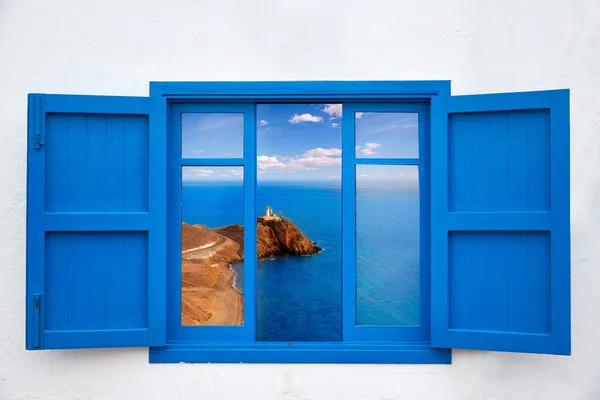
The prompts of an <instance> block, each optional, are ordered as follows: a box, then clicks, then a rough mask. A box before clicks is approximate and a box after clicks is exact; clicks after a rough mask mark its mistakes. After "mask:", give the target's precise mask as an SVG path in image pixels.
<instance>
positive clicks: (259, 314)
mask: <svg viewBox="0 0 600 400" xmlns="http://www.w3.org/2000/svg"><path fill="white" fill-rule="evenodd" d="M150 92H151V95H150V96H149V97H109V96H80V95H51V94H32V95H30V96H29V113H28V141H29V144H28V173H27V180H28V182H27V185H28V186H27V187H28V196H27V310H26V313H27V315H26V322H27V330H26V335H27V341H26V342H27V348H28V349H30V350H41V349H66V348H103V347H134V346H137V347H140V346H141V347H149V348H150V361H151V362H314V363H317V362H327V363H336V362H339V363H450V361H451V349H452V348H461V349H478V350H496V351H516V352H530V353H544V354H561V355H567V354H570V234H569V229H570V228H569V92H568V90H554V91H540V92H525V93H509V94H487V95H468V96H450V82H447V81H430V82H279V83H276V82H268V83H267V82H238V83H216V82H213V83H183V82H182V83H179V82H153V83H151V84H150ZM293 104H297V105H303V106H302V107H309V106H310V107H313V108H314V107H316V105H322V106H323V107H321V108H319V110H321V112H322V113H326V114H327V115H325V114H323V115H322V116H318V115H316V114H315V115H313V114H314V113H313V114H310V113H308V112H306V113H304V112H298V113H294V114H293V115H291V116H290V119H289V123H290V125H289V126H290V127H292V126H293V127H294V129H300V128H301V126H304V125H301V124H300V122H305V123H307V124H310V123H321V124H323V126H324V124H328V126H329V128H331V132H337V133H336V134H335V135H337V136H335V135H334V136H331V140H330V139H328V138H325V137H324V136H323V135H321V134H315V135H313V136H314V139H312V140H313V142H311V143H314V146H312V148H310V149H308V148H307V150H306V151H305V152H304V153H303V155H300V156H292V155H290V154H292V153H289V154H288V153H286V151H289V152H291V151H292V150H291V149H292V148H293V146H294V144H293V143H291V142H290V143H291V144H290V143H288V142H286V141H285V140H287V139H285V140H284V139H281V138H279V139H272V138H273V136H271V137H270V138H271V139H269V141H267V140H266V139H263V138H262V137H263V136H261V133H260V132H263V130H261V129H265V128H267V127H270V128H272V127H273V126H274V123H273V122H272V121H270V120H269V119H270V118H266V117H264V118H263V115H265V114H261V113H263V112H264V111H262V110H265V109H266V106H265V105H269V106H277V107H279V106H281V107H290V105H293ZM341 110H343V114H342V111H341ZM377 121H384V122H385V124H386V125H385V126H383V127H381V128H378V129H374V128H373V127H374V126H376V125H374V124H376V123H377ZM297 123H298V124H297ZM269 124H271V125H270V126H269ZM313 126H317V125H316V124H314V125H313ZM290 129H291V128H290ZM298 132H300V131H298ZM332 135H333V134H332ZM294 140H295V139H294ZM307 140H308V139H307ZM336 141H337V142H336ZM336 143H337V144H336ZM277 146H279V147H277ZM285 146H288V147H287V148H286V147H285ZM269 151H270V152H269ZM316 164H319V165H324V166H325V169H323V170H322V171H323V173H322V174H321V175H319V173H320V172H311V171H315V168H313V167H314V165H316ZM336 168H337V169H336ZM297 171H301V172H302V173H303V174H305V176H307V177H309V178H310V179H315V180H317V181H319V180H321V181H322V179H321V178H323V176H324V175H323V174H325V171H326V172H327V176H328V177H329V178H331V182H334V183H331V182H330V181H327V182H330V183H328V184H327V185H330V184H333V185H334V186H333V187H334V188H335V190H333V191H331V190H330V191H326V190H329V189H331V187H330V186H327V185H325V184H321V183H322V182H321V181H320V182H321V183H320V184H319V185H316V186H314V187H311V190H312V191H307V190H306V188H305V187H302V188H303V189H302V190H301V191H299V190H295V188H293V187H292V188H290V187H284V186H277V185H280V184H279V183H277V180H276V178H277V176H279V175H277V174H283V175H285V174H287V173H290V174H292V173H296V172H297ZM319 171H321V170H319ZM336 171H337V172H336ZM283 175H282V176H283ZM217 176H218V177H221V178H219V182H220V185H221V186H220V188H219V191H218V192H217V191H215V189H214V188H215V179H214V177H217ZM286 176H287V175H286ZM290 176H291V175H290ZM373 177H380V178H381V179H377V178H376V179H373ZM269 179H271V180H270V181H269ZM325 186H327V188H325ZM313 189H314V190H313ZM294 190H295V191H294ZM192 194H195V195H194V196H196V197H193V199H199V200H193V201H192V200H190V198H192ZM325 194H327V196H329V197H323V196H325ZM219 196H222V197H219ZM276 196H281V198H284V197H286V196H287V197H286V198H287V199H289V198H293V199H294V200H295V201H296V202H304V203H306V205H311V204H313V203H311V202H316V203H319V202H320V201H321V200H318V199H321V198H327V199H328V200H327V201H328V203H327V204H328V205H327V207H329V208H328V209H327V210H325V209H324V210H325V211H326V212H325V211H324V212H323V213H322V214H319V218H323V215H327V216H328V217H330V218H332V219H331V221H334V222H335V223H332V226H334V227H335V229H336V230H333V231H331V232H333V233H329V235H330V236H329V237H330V239H331V240H329V241H328V240H327V238H325V239H323V238H321V237H319V239H318V240H317V241H316V243H314V242H312V241H311V240H309V239H312V237H311V235H315V233H314V231H311V228H310V221H309V220H301V219H299V220H296V219H294V217H293V216H290V217H289V220H288V219H287V218H286V217H287V213H288V211H289V210H290V208H291V207H292V204H293V203H292V202H290V201H287V202H285V201H279V199H277V198H276ZM319 196H322V197H319ZM223 199H226V200H227V201H221V200H223ZM272 199H274V200H272ZM194 201H195V203H194ZM271 201H275V203H267V202H271ZM263 203H264V204H263ZM316 203H315V204H316ZM225 204H226V205H225ZM265 204H266V205H267V207H266V211H265ZM269 204H270V205H269ZM278 207H279V208H283V209H282V210H281V211H280V210H279V209H278ZM286 207H287V208H286ZM323 207H325V205H323ZM198 209H202V210H204V211H203V213H202V217H201V218H200V217H197V215H196V214H194V212H193V210H198ZM400 209H401V210H404V211H403V212H398V210H400ZM190 210H192V211H190ZM406 210H409V211H406ZM263 212H264V215H263ZM280 212H281V213H280ZM257 218H258V225H257ZM290 221H291V222H294V221H300V223H298V227H299V228H300V230H301V231H302V230H303V229H305V228H306V231H305V232H304V233H306V237H307V240H306V241H305V242H306V243H304V245H303V246H304V247H303V249H308V250H302V251H306V252H307V254H308V253H314V254H317V253H318V252H319V251H322V248H321V247H319V246H323V247H324V248H325V250H324V251H323V252H322V255H318V256H311V258H310V259H311V260H327V261H323V262H324V263H325V264H326V266H327V267H328V268H329V269H328V273H330V275H331V276H332V277H334V278H332V279H333V280H332V281H331V284H328V286H327V289H328V290H330V291H331V293H332V295H331V296H330V297H329V298H328V301H331V302H330V303H327V304H328V305H327V312H328V313H329V314H327V316H326V317H324V318H321V320H319V319H318V318H317V317H318V316H319V315H317V314H319V311H315V310H319V309H318V308H317V309H307V310H308V311H306V310H304V311H303V310H300V311H299V310H296V309H294V307H291V308H288V310H289V311H288V312H286V313H281V314H286V315H282V316H281V318H282V319H281V320H275V319H274V318H273V310H277V307H278V306H280V307H281V308H282V309H283V308H284V306H285V304H283V303H282V302H285V301H286V300H289V301H291V300H292V299H295V297H294V296H295V295H294V294H293V293H291V292H289V291H286V290H285V284H286V283H285V280H283V281H279V280H278V279H279V275H277V274H275V275H273V271H277V269H273V268H271V269H270V270H269V271H267V269H266V268H268V266H274V265H278V264H277V262H278V261H276V260H275V261H272V260H271V261H260V262H259V259H258V258H257V257H255V256H254V255H255V254H257V251H259V252H260V251H263V253H264V249H262V248H261V246H263V245H264V243H263V242H261V240H263V239H264V238H263V237H262V236H261V235H263V234H265V232H267V233H266V234H267V235H268V234H269V233H268V232H271V231H268V229H267V227H270V228H269V229H273V232H275V231H276V230H277V229H280V228H277V227H275V226H276V225H277V224H287V225H285V226H287V227H289V222H290ZM261 224H262V225H261ZM377 224H379V225H377ZM225 225H227V226H225ZM261 226H262V227H261ZM374 226H375V227H377V226H381V227H382V228H381V229H376V228H375V229H374ZM244 227H258V229H243V228H244ZM384 228H385V229H384ZM290 229H291V228H290ZM336 232H337V234H336ZM323 240H325V242H323ZM261 243H262V244H261ZM307 243H312V244H307ZM321 243H324V244H321ZM399 243H404V244H405V245H406V246H405V247H400V245H399ZM228 246H229V248H230V249H231V251H229V252H225V251H224V250H223V249H225V248H227V247H228ZM307 246H308V247H307ZM311 246H312V247H311ZM276 251H277V250H273V252H276ZM294 251H296V250H294ZM219 252H221V253H219ZM267 253H268V251H267ZM267 253H265V254H267ZM300 253H301V251H300V252H299V253H298V254H300ZM207 254H209V255H210V256H207ZM215 254H218V258H215V257H214V255H215ZM244 254H246V255H247V256H246V257H244ZM259 254H260V253H259ZM268 254H271V253H268ZM248 255H252V256H248ZM263 255H264V254H263ZM325 255H327V256H326V257H325ZM264 258H265V257H263V259H264ZM266 258H268V257H266ZM373 259H375V260H376V261H377V262H375V263H374V262H371V260H373ZM297 260H304V261H302V262H298V263H297V264H295V265H297V268H303V267H302V265H301V264H302V263H304V264H306V262H308V261H306V260H309V258H298V259H297ZM269 262H271V263H273V264H268V263H269ZM325 264H324V265H325ZM383 267H386V268H383ZM198 271H200V272H198ZM296 271H301V269H297V270H296ZM384 272H385V273H384ZM269 274H271V275H269ZM406 277H410V279H406ZM195 279H203V282H207V281H210V282H212V283H211V284H210V285H208V286H206V285H205V284H204V286H202V290H199V289H198V286H197V284H196V283H194V282H195V281H194V280H195ZM220 280H221V281H220ZM223 280H224V281H227V282H228V283H229V284H231V282H232V281H233V285H234V286H235V287H236V289H237V292H236V291H231V290H229V292H227V294H226V295H225V294H223V293H222V292H219V294H218V296H217V295H215V294H214V290H217V289H215V288H216V287H217V286H218V287H222V286H223V285H222V281H223ZM194 285H196V286H194ZM219 285H220V286H219ZM232 287H233V286H232ZM219 290H220V289H219ZM265 291H273V293H275V294H274V296H275V295H276V296H279V297H274V298H275V299H276V300H274V301H271V302H268V301H266V300H265V299H266V297H265ZM309 291H310V289H308V288H307V289H306V295H307V296H308V295H309ZM216 302H221V303H216ZM184 309H186V310H188V312H187V313H185V312H184ZM189 310H192V311H189ZM219 310H221V311H219ZM223 310H225V311H223ZM227 310H229V311H227ZM231 310H234V311H233V312H231ZM219 313H221V314H219ZM224 315H226V317H224ZM217 317H218V318H217ZM323 320H326V321H325V323H329V324H330V325H329V327H331V330H329V331H327V332H323V330H322V329H321V327H320V325H318V324H319V323H321V324H322V323H324V322H323ZM283 326H285V327H287V328H286V329H288V330H287V331H283V330H281V331H279V330H278V329H279V328H277V327H283ZM281 329H283V328H281ZM286 335H287V336H286ZM288 338H289V340H288Z"/></svg>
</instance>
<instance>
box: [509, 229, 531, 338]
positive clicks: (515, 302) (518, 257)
mask: <svg viewBox="0 0 600 400" xmlns="http://www.w3.org/2000/svg"><path fill="white" fill-rule="evenodd" d="M528 251H529V249H528V248H527V241H525V240H522V239H520V238H519V236H515V235H513V236H512V237H509V242H508V245H507V254H508V261H507V262H508V264H507V265H506V274H507V277H508V282H507V284H508V292H507V296H508V299H507V303H508V304H507V307H508V309H509V310H510V312H509V316H508V321H507V328H506V330H507V331H512V332H528V330H527V321H528V318H529V315H528V313H527V312H519V311H520V310H523V309H524V308H525V307H527V305H528V303H527V297H528V293H527V276H528V274H529V270H528V268H523V261H524V260H527V257H528V256H527V254H528Z"/></svg>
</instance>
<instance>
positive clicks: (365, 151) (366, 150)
mask: <svg viewBox="0 0 600 400" xmlns="http://www.w3.org/2000/svg"><path fill="white" fill-rule="evenodd" d="M378 147H381V145H380V144H379V143H365V145H364V147H363V148H362V149H361V146H356V149H357V150H359V149H360V150H359V152H360V153H361V154H362V155H363V156H372V155H373V154H375V153H376V152H375V151H373V149H376V148H378Z"/></svg>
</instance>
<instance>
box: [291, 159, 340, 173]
mask: <svg viewBox="0 0 600 400" xmlns="http://www.w3.org/2000/svg"><path fill="white" fill-rule="evenodd" d="M341 164H342V159H341V158H332V157H312V156H311V157H297V158H292V159H290V160H289V161H288V167H289V168H290V169H292V170H307V169H311V168H316V167H331V166H334V165H341Z"/></svg>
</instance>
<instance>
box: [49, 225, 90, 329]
mask: <svg viewBox="0 0 600 400" xmlns="http://www.w3.org/2000/svg"><path fill="white" fill-rule="evenodd" d="M90 235H93V234H85V235H84V234H73V233H69V234H63V235H62V239H61V240H65V241H66V242H67V254H66V255H63V256H61V258H62V260H60V261H58V262H61V261H62V262H66V263H67V267H68V271H67V274H66V277H64V278H66V282H67V286H66V290H67V292H68V299H69V302H68V310H67V313H68V318H69V324H68V326H67V328H68V329H86V328H87V314H88V310H87V304H86V302H85V298H86V295H87V291H88V287H89V285H90V282H89V280H88V277H87V269H88V268H89V266H88V263H87V261H88V252H89V251H90V250H91V249H90V245H91V240H92V238H91V237H90ZM94 250H99V251H101V250H100V249H97V248H94ZM48 290H50V289H48Z"/></svg>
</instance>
